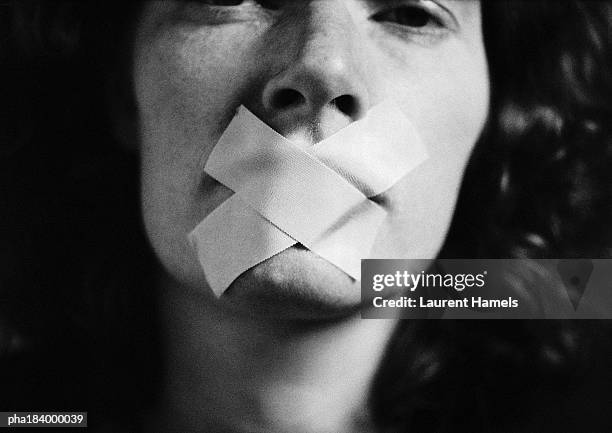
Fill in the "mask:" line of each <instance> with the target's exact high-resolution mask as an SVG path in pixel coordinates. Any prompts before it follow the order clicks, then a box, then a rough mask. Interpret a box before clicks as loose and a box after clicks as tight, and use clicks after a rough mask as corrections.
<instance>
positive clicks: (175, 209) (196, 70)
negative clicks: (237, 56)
mask: <svg viewBox="0 0 612 433" xmlns="http://www.w3.org/2000/svg"><path fill="white" fill-rule="evenodd" d="M137 46H140V47H143V48H142V50H138V49H137V50H136V53H135V63H134V65H135V66H134V84H135V94H136V101H137V105H138V110H139V113H138V114H139V130H140V137H139V138H140V155H141V195H142V212H143V219H144V223H145V228H146V231H147V234H148V237H149V239H150V242H151V245H152V247H153V249H154V250H155V252H156V254H157V255H158V257H159V258H160V260H161V262H162V263H163V264H164V265H165V267H166V268H167V269H168V270H169V272H170V274H171V275H175V276H180V277H181V278H184V279H185V281H182V282H183V283H186V284H187V285H189V286H201V284H203V279H202V275H201V268H200V266H199V264H198V263H197V260H196V256H195V254H194V252H193V251H192V250H191V246H190V245H189V244H188V242H187V234H188V233H189V232H190V231H191V230H192V229H193V228H194V227H195V226H196V225H197V224H198V223H199V222H200V221H201V219H202V216H203V215H206V214H208V213H209V212H211V211H212V210H213V209H214V208H216V207H217V206H218V205H219V204H220V203H221V202H223V201H224V200H225V199H226V198H227V197H228V196H229V195H230V193H229V191H228V190H226V189H224V188H222V187H220V186H219V185H218V184H213V183H212V182H204V179H203V176H202V169H201V164H202V161H203V160H205V159H206V157H207V155H208V153H209V152H210V151H211V150H212V147H213V145H214V143H216V141H217V140H218V138H219V136H220V135H221V133H222V131H223V129H224V128H225V126H226V125H227V124H228V123H229V121H230V120H231V118H232V116H233V113H234V109H235V108H236V106H237V105H238V102H237V100H238V99H239V96H238V95H239V93H240V92H239V84H238V83H239V82H240V80H239V78H240V70H241V67H240V65H239V64H238V63H237V62H233V61H231V59H230V60H228V59H226V60H225V61H221V59H220V58H219V56H220V54H219V51H220V50H218V49H217V50H211V49H210V47H211V46H217V47H226V46H227V43H224V41H220V40H218V38H215V37H214V35H204V34H191V35H189V36H185V35H182V34H181V33H180V32H176V33H173V34H167V33H163V32H162V33H161V34H160V35H158V36H156V38H155V39H147V40H140V41H139V43H138V44H137ZM211 65H214V66H211ZM205 66H206V67H205ZM242 68H244V66H242ZM219 77H227V78H228V79H223V80H221V79H219Z"/></svg>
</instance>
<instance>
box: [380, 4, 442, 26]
mask: <svg viewBox="0 0 612 433" xmlns="http://www.w3.org/2000/svg"><path fill="white" fill-rule="evenodd" d="M372 18H373V19H374V20H375V21H378V22H392V23H396V24H399V25H402V26H408V27H415V28H424V27H427V26H430V25H435V26H440V22H439V20H436V18H435V17H434V16H432V15H431V13H429V12H428V11H427V10H425V9H423V8H421V7H418V6H401V7H396V8H393V9H389V10H385V11H382V12H379V13H377V14H375V15H374V16H373V17H372Z"/></svg>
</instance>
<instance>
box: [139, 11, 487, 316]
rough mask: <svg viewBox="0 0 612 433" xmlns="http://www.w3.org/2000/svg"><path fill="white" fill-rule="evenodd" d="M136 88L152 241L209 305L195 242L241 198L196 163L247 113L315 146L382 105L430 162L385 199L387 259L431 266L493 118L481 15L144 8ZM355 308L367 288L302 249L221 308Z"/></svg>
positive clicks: (240, 287) (167, 266)
mask: <svg viewBox="0 0 612 433" xmlns="http://www.w3.org/2000/svg"><path fill="white" fill-rule="evenodd" d="M133 74H134V77H133V78H134V83H135V95H136V101H137V106H138V122H139V124H138V127H139V140H140V143H139V146H140V153H141V160H142V209H143V215H144V222H145V227H146V231H147V235H148V237H149V239H150V242H151V245H152V247H153V249H154V251H155V253H156V254H157V256H158V258H159V259H160V261H161V263H162V265H163V269H164V271H165V272H166V273H167V275H169V276H171V277H172V278H173V279H174V280H176V281H178V282H179V283H180V284H181V286H183V287H185V288H186V289H193V290H197V291H202V292H203V293H208V292H209V290H208V286H207V284H206V280H205V278H204V274H203V271H202V268H201V266H200V264H199V263H198V260H197V257H196V255H195V253H194V250H193V249H192V247H191V245H190V244H189V242H188V241H187V235H188V233H189V232H191V231H192V230H193V229H194V227H195V226H196V225H197V224H198V223H200V222H201V221H202V220H203V219H204V218H205V217H206V216H207V215H208V214H209V213H210V212H211V211H213V210H214V209H215V208H216V207H217V206H219V205H220V204H221V203H222V202H223V201H224V200H226V199H227V198H228V197H229V196H230V195H231V194H232V192H231V191H230V190H228V189H227V188H226V187H224V186H223V185H221V184H219V183H217V182H216V181H214V180H212V179H211V178H210V177H208V176H206V175H205V174H204V172H203V171H202V165H201V162H202V161H203V160H205V159H206V157H207V156H208V154H209V153H210V152H211V150H212V148H213V147H214V145H215V144H216V143H217V141H218V139H219V138H220V136H221V135H222V133H223V131H224V130H225V128H226V127H227V125H228V124H229V122H230V121H231V119H232V117H233V115H234V113H235V111H236V109H237V107H239V106H240V105H244V106H246V107H247V108H248V109H249V110H251V111H252V112H253V113H254V114H256V115H257V116H258V117H259V118H260V119H261V120H263V121H264V122H266V123H267V124H269V125H270V126H272V127H273V128H274V129H276V130H277V131H278V132H279V133H281V134H282V135H284V136H286V137H288V138H290V139H292V140H294V141H296V142H299V143H305V144H310V143H311V142H312V140H313V139H314V138H313V137H316V139H317V140H321V139H324V138H326V137H328V136H330V135H331V134H333V133H334V132H336V131H338V130H339V129H341V128H343V127H345V126H346V125H348V124H349V123H351V122H353V121H355V120H356V119H358V118H360V117H361V116H363V114H364V113H365V112H366V111H367V110H368V109H369V108H371V107H372V106H374V105H376V104H378V103H379V102H382V101H384V100H388V99H393V100H394V101H395V102H397V103H398V105H399V106H400V108H401V109H402V111H403V112H404V114H405V115H406V117H407V118H408V119H410V120H411V121H412V123H413V124H414V126H415V127H416V129H417V131H418V132H419V133H420V135H421V137H422V139H423V141H424V143H425V145H426V147H427V149H428V153H429V159H428V160H427V161H426V162H425V163H423V164H421V165H420V166H419V167H418V168H416V169H415V170H414V171H412V172H411V173H410V174H409V175H408V176H406V177H405V178H404V179H402V180H401V181H400V182H399V183H397V184H396V185H394V186H393V187H392V188H391V189H390V190H388V191H387V192H386V193H385V196H386V197H385V201H384V203H386V204H385V206H386V207H387V211H388V212H389V214H388V215H389V220H390V221H392V224H390V225H389V227H392V229H388V230H386V232H385V230H383V232H381V233H380V237H379V241H380V242H377V244H379V245H389V248H388V249H385V248H383V249H382V250H380V251H378V253H379V255H384V256H386V257H389V258H432V257H435V256H436V255H437V253H438V251H439V249H440V247H441V245H442V243H443V241H444V238H445V236H446V233H447V230H448V227H449V224H450V220H451V217H452V213H453V210H454V207H455V201H456V197H457V193H458V189H459V186H460V182H461V177H462V174H463V171H464V169H465V166H466V164H467V160H468V158H469V155H470V152H471V150H472V148H473V146H474V144H475V142H476V140H477V139H478V137H479V135H480V133H481V131H482V128H483V126H484V123H485V121H486V117H487V114H488V103H489V79H488V70H487V63H486V58H485V52H484V46H483V41H482V30H481V14H480V3H479V2H478V1H469V0H466V1H456V0H431V1H427V0H309V1H306V0H266V1H256V0H246V1H239V0H217V1H215V0H199V1H197V0H196V1H158V2H150V3H147V4H146V6H145V7H144V10H143V12H142V14H141V16H140V20H139V22H138V28H137V34H136V43H135V52H134V69H133ZM407 145H409V143H407ZM385 238H386V239H388V240H389V242H385ZM391 240H393V242H391ZM359 296H360V291H359V286H358V283H355V282H354V281H352V280H351V279H350V278H349V277H348V276H346V275H345V274H344V273H342V272H341V271H339V270H338V269H337V268H335V267H334V266H333V265H331V264H329V263H327V262H325V261H324V260H322V259H320V258H319V257H317V256H316V255H315V254H314V253H311V252H310V251H308V250H306V249H303V248H297V247H295V248H290V249H288V250H286V251H284V252H282V253H280V254H279V255H277V256H275V257H273V258H272V259H270V260H267V261H265V262H263V263H262V264H260V265H258V266H256V267H255V268H253V269H251V270H249V271H247V272H246V273H245V274H243V275H242V276H241V277H240V278H239V279H238V280H237V281H236V282H235V283H234V284H233V285H232V286H231V287H230V289H229V290H228V291H226V292H225V294H224V296H223V298H222V300H223V299H225V300H228V301H230V302H232V303H234V304H236V303H237V304H242V305H249V306H250V307H248V308H256V307H255V306H263V307H262V308H266V309H267V310H268V312H270V309H271V310H272V311H276V312H281V311H284V312H290V314H296V315H300V314H303V313H305V312H307V311H308V312H312V313H313V314H318V313H319V312H321V311H328V310H329V309H332V310H333V309H338V308H340V309H344V308H350V307H354V306H355V305H357V304H358V302H359ZM211 299H212V297H211ZM308 314H310V313H308Z"/></svg>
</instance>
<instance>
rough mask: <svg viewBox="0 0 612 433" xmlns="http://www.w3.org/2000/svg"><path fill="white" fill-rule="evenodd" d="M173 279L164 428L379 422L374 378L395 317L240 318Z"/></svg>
mask: <svg viewBox="0 0 612 433" xmlns="http://www.w3.org/2000/svg"><path fill="white" fill-rule="evenodd" d="M169 285H170V284H164V286H165V287H162V290H161V305H162V311H161V313H162V318H163V322H162V326H163V327H164V328H165V342H164V343H165V344H164V351H165V362H166V378H165V381H164V382H165V383H164V389H163V395H162V398H161V404H160V406H161V407H163V409H162V410H160V411H159V412H158V415H157V416H158V417H159V419H158V420H156V428H157V429H158V431H181V432H191V431H207V432H213V431H216V432H230V431H231V432H287V431H291V432H295V433H328V432H329V433H331V432H333V433H342V432H356V431H362V430H369V428H366V427H365V425H367V421H366V420H367V415H366V414H367V399H368V395H369V387H370V382H371V380H372V378H373V376H374V374H375V372H376V369H377V366H378V364H379V362H380V360H381V357H382V355H383V352H384V349H385V346H386V343H387V342H388V340H389V338H390V336H391V333H392V332H393V329H394V327H395V325H396V322H395V321H393V320H363V319H361V318H360V317H359V316H357V317H355V316H352V317H348V318H345V319H343V320H338V321H333V322H328V323H324V324H322V323H317V324H312V323H297V324H296V323H289V322H278V321H276V322H275V321H270V320H263V319H261V318H252V317H244V316H237V315H235V314H230V313H228V312H227V311H225V310H223V309H221V308H219V307H218V305H216V304H215V303H214V302H211V301H210V299H204V297H200V296H198V295H195V294H190V293H188V292H187V291H186V290H181V289H179V288H177V287H166V286H169ZM358 425H360V426H361V427H359V426H358Z"/></svg>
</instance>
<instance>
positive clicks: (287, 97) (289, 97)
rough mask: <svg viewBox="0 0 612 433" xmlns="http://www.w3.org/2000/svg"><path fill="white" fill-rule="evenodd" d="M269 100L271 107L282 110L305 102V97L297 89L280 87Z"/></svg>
mask: <svg viewBox="0 0 612 433" xmlns="http://www.w3.org/2000/svg"><path fill="white" fill-rule="evenodd" d="M271 102H272V108H274V109H276V110H282V109H286V108H291V107H295V106H298V105H302V104H304V103H305V102H306V98H305V97H304V95H302V94H301V93H300V92H298V91H297V90H294V89H280V90H278V91H277V92H275V93H274V96H273V97H272V101H271Z"/></svg>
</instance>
